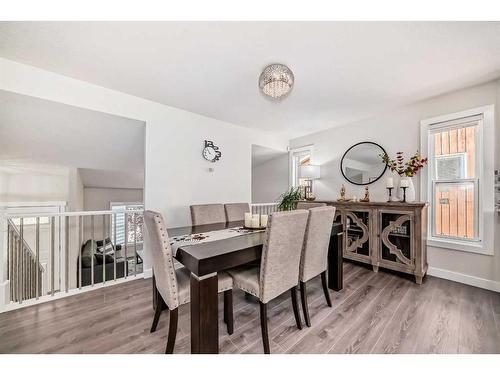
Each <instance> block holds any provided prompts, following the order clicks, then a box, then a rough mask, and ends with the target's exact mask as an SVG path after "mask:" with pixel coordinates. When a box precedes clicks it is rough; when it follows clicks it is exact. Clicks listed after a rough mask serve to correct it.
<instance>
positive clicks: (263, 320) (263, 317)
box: [259, 301, 271, 354]
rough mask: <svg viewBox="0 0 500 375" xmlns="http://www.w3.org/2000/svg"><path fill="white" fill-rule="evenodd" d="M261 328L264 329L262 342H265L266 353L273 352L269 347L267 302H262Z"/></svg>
mask: <svg viewBox="0 0 500 375" xmlns="http://www.w3.org/2000/svg"><path fill="white" fill-rule="evenodd" d="M259 303H260V329H261V331H262V343H263V344H264V353H265V354H271V350H270V349H269V334H268V332H267V304H266V303H263V302H260V301H259Z"/></svg>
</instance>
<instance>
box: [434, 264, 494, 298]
mask: <svg viewBox="0 0 500 375" xmlns="http://www.w3.org/2000/svg"><path fill="white" fill-rule="evenodd" d="M427 274H428V275H430V276H435V277H439V278H441V279H446V280H451V281H456V282H458V283H462V284H467V285H471V286H475V287H478V288H482V289H488V290H492V291H494V292H500V282H498V281H494V280H488V279H482V278H480V277H476V276H471V275H466V274H463V273H459V272H453V271H448V270H444V269H442V268H436V267H429V268H428V270H427Z"/></svg>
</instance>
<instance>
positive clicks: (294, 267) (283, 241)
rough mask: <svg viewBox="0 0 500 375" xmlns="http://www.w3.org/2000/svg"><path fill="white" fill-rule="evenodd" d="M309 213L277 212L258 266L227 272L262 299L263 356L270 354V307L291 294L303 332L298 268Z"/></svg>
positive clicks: (237, 283) (243, 267)
mask: <svg viewBox="0 0 500 375" xmlns="http://www.w3.org/2000/svg"><path fill="white" fill-rule="evenodd" d="M308 215H309V212H308V211H306V210H294V211H287V212H275V213H273V214H271V215H270V216H269V222H268V224H267V225H268V226H267V230H266V240H265V242H264V247H263V249H262V257H261V263H260V267H259V266H256V267H255V266H242V267H238V268H235V269H232V270H228V272H229V274H230V275H231V276H232V277H233V282H234V286H235V287H237V288H240V289H241V290H243V291H245V292H247V293H250V294H252V295H253V296H255V297H257V298H258V299H259V303H260V324H261V331H262V342H263V344H264V353H266V354H269V353H270V348H269V336H268V330H267V304H268V303H269V302H270V301H271V300H273V299H274V298H276V297H278V296H279V295H280V294H282V293H284V292H286V291H290V293H291V299H292V307H293V312H294V315H295V322H296V324H297V328H298V329H302V322H301V319H300V314H299V306H298V303H297V283H298V279H299V264H300V255H301V251H302V244H303V243H304V234H305V230H306V225H307V216H308Z"/></svg>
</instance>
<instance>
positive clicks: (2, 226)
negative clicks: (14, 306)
mask: <svg viewBox="0 0 500 375" xmlns="http://www.w3.org/2000/svg"><path fill="white" fill-rule="evenodd" d="M10 240H11V238H10V237H9V233H8V225H7V219H6V218H5V217H4V216H3V215H0V306H4V305H5V304H7V303H8V302H9V301H10V280H9V270H10V265H11V262H12V260H11V259H9V254H10V248H9V246H10Z"/></svg>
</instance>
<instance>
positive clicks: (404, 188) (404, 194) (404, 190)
mask: <svg viewBox="0 0 500 375" xmlns="http://www.w3.org/2000/svg"><path fill="white" fill-rule="evenodd" d="M401 189H403V202H406V189H408V188H407V187H405V186H401Z"/></svg>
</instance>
